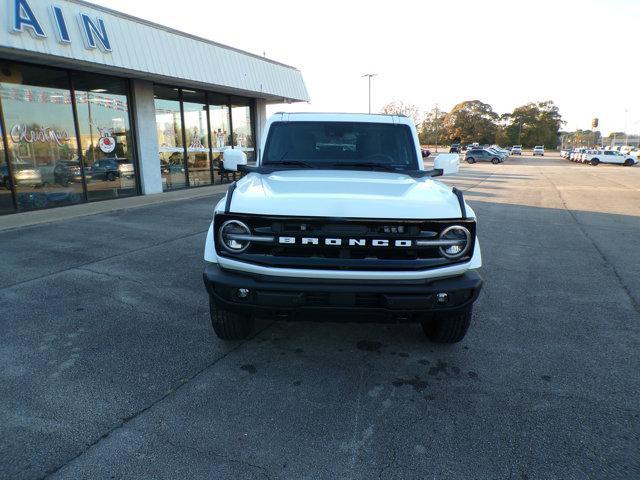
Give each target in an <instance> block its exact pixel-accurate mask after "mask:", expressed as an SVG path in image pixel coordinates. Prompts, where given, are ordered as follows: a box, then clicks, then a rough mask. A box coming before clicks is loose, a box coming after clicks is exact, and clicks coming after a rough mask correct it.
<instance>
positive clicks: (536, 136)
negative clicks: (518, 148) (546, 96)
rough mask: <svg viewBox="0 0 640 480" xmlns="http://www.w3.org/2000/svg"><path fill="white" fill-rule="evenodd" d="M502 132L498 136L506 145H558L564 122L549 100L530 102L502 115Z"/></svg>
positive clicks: (550, 146)
mask: <svg viewBox="0 0 640 480" xmlns="http://www.w3.org/2000/svg"><path fill="white" fill-rule="evenodd" d="M503 117H504V119H503V120H504V126H503V130H504V131H503V133H502V134H501V135H500V136H499V137H500V139H501V140H504V144H506V145H509V144H511V145H523V146H524V147H527V148H530V147H534V146H536V145H544V146H545V147H547V148H556V147H557V146H558V135H559V132H560V127H561V126H562V124H563V123H564V122H563V121H562V116H561V115H560V112H559V110H558V107H557V106H556V105H555V104H554V103H553V102H552V101H550V100H548V101H544V102H531V103H527V104H526V105H522V106H520V107H516V108H515V109H514V110H513V112H512V113H510V114H508V115H505V116H503Z"/></svg>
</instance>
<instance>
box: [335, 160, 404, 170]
mask: <svg viewBox="0 0 640 480" xmlns="http://www.w3.org/2000/svg"><path fill="white" fill-rule="evenodd" d="M331 166H332V167H362V168H379V169H380V170H385V171H387V172H397V171H398V169H397V168H394V167H392V166H390V165H385V164H383V163H374V162H336V163H332V164H331Z"/></svg>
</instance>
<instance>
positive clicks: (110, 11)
mask: <svg viewBox="0 0 640 480" xmlns="http://www.w3.org/2000/svg"><path fill="white" fill-rule="evenodd" d="M66 1H67V2H70V3H75V4H78V5H82V6H85V7H88V8H93V9H96V10H101V11H103V12H105V13H108V14H110V15H115V16H118V17H121V18H124V19H125V20H131V21H134V22H136V23H141V24H143V25H147V26H149V27H153V28H156V29H160V30H164V31H166V32H169V33H173V34H175V35H180V36H182V37H187V38H191V39H192V40H197V41H199V42H203V43H208V44H209V45H214V46H216V47H220V48H224V49H226V50H231V51H232V52H236V53H240V54H242V55H247V56H249V57H253V58H256V59H259V60H262V61H264V62H267V63H272V64H274V65H278V66H280V67H284V68H289V69H291V70H296V71H300V70H299V69H298V68H296V67H294V66H291V65H287V64H286V63H282V62H278V61H277V60H272V59H270V58H267V57H262V56H260V55H257V54H255V53H251V52H247V51H246V50H241V49H239V48H235V47H231V46H229V45H225V44H224V43H218V42H215V41H213V40H209V39H208V38H204V37H199V36H198V35H193V34H191V33H187V32H183V31H182V30H176V29H175V28H171V27H167V26H166V25H162V24H160V23H155V22H152V21H150V20H145V19H144V18H140V17H136V16H134V15H129V14H128V13H123V12H119V11H117V10H113V9H111V8H109V7H104V6H102V5H97V4H95V3H91V2H87V1H85V0H66Z"/></svg>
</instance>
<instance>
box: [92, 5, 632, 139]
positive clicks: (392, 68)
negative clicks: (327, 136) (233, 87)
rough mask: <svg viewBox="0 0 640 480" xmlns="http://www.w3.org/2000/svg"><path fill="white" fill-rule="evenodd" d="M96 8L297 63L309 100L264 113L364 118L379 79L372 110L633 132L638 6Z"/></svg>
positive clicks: (570, 128)
mask: <svg viewBox="0 0 640 480" xmlns="http://www.w3.org/2000/svg"><path fill="white" fill-rule="evenodd" d="M92 1H93V3H97V4H100V5H104V6H106V7H109V8H112V9H114V10H118V11H121V12H125V13H128V14H131V15H135V16H137V17H141V18H144V19H146V20H150V21H152V22H156V23H160V24H162V25H167V26H170V27H172V28H175V29H177V30H182V31H185V32H188V33H191V34H194V35H198V36H201V37H205V38H208V39H211V40H214V41H216V42H219V43H223V44H226V45H230V46H233V47H236V48H240V49H243V50H246V51H249V52H252V53H256V54H259V55H266V56H267V57H268V58H271V59H274V60H278V61H280V62H283V63H286V64H288V65H292V66H295V67H296V68H298V69H299V70H300V71H301V72H302V74H303V77H304V79H305V83H306V85H307V89H308V90H309V93H310V96H311V102H310V103H308V104H307V103H302V104H292V105H279V106H274V107H270V108H269V110H270V111H271V112H273V111H319V112H322V111H339V112H343V111H348V112H366V111H367V110H368V87H367V79H366V78H362V75H363V74H364V73H375V74H377V76H376V77H375V78H374V79H373V81H372V111H373V112H378V111H380V109H381V108H382V106H383V105H385V104H386V103H388V102H391V101H394V100H399V101H403V102H405V103H411V104H415V105H417V106H418V107H419V108H420V109H421V110H423V111H427V110H431V109H432V108H433V107H434V106H435V105H436V104H438V105H439V108H440V109H441V110H445V111H447V110H449V109H450V108H451V107H453V106H454V105H455V104H457V103H459V102H461V101H464V100H481V101H483V102H485V103H488V104H490V105H491V106H492V107H493V108H494V110H495V111H497V112H498V113H507V112H511V111H512V110H513V108H514V107H516V106H519V105H523V104H525V103H528V102H531V101H542V100H553V101H554V102H555V103H556V105H558V107H559V108H560V113H561V114H562V116H563V118H564V120H565V121H566V124H565V125H564V127H563V129H564V130H575V129H577V128H582V129H589V128H591V119H592V118H594V117H598V118H599V119H600V130H601V131H602V132H603V133H605V134H608V133H609V132H612V131H622V130H624V129H625V125H626V126H627V130H628V131H629V133H640V0H579V1H578V0H526V1H521V0H506V1H505V0H459V1H456V0H436V1H431V0H422V1H420V0H414V1H410V0H395V1H389V0H387V1H378V0H368V1H367V0H364V1H360V0H322V1H318V0H297V1H290V0H271V1H264V0H262V1H260V0H233V1H229V0H227V1H215V2H212V1H205V0H180V1H177V2H176V1H167V0H164V1H162V2H160V1H157V0H153V1H152V0H92ZM625 110H626V113H625Z"/></svg>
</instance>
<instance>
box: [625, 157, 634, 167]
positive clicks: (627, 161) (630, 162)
mask: <svg viewBox="0 0 640 480" xmlns="http://www.w3.org/2000/svg"><path fill="white" fill-rule="evenodd" d="M631 165H633V160H631V159H630V158H627V159H626V160H625V161H624V166H625V167H630V166H631Z"/></svg>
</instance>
